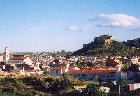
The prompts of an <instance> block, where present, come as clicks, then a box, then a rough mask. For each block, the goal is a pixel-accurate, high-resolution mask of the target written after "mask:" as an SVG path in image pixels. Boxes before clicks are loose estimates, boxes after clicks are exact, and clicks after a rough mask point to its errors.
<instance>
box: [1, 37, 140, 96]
mask: <svg viewBox="0 0 140 96" xmlns="http://www.w3.org/2000/svg"><path fill="white" fill-rule="evenodd" d="M112 42H113V40H112V36H109V35H102V36H100V37H96V38H95V39H94V42H92V43H89V44H84V45H83V48H86V47H89V45H90V44H91V45H92V47H95V46H96V48H99V46H100V45H104V46H108V45H109V44H111V43H112ZM129 42H130V40H129ZM90 48H91V47H90ZM80 50H83V49H80ZM78 51H79V50H78ZM62 53H66V52H65V50H62ZM75 53H77V52H75ZM75 53H70V54H67V55H66V54H65V55H64V54H61V55H60V54H59V55H58V54H49V53H47V52H42V53H38V54H37V53H22V52H21V53H9V50H8V48H7V47H6V48H5V50H4V52H3V54H1V56H0V70H1V71H0V78H17V77H19V76H27V77H28V76H43V75H47V76H51V77H60V78H62V77H63V76H64V75H68V77H71V78H73V79H77V80H80V81H82V82H86V81H89V82H94V83H99V82H102V83H107V82H111V83H112V84H114V85H117V84H118V81H119V80H122V81H123V80H124V81H126V82H124V83H125V84H124V85H123V84H120V85H119V89H118V88H117V89H116V90H118V92H119V93H116V94H119V95H120V94H121V93H120V89H121V90H125V88H123V87H124V86H128V87H129V89H128V90H130V91H135V90H136V89H138V88H140V57H139V56H135V55H134V56H121V55H120V56H119V55H115V56H107V55H106V56H105V55H100V56H92V55H85V54H84V55H73V54H75ZM78 54H79V53H78ZM86 87H87V85H82V86H74V88H75V90H77V91H78V92H82V91H83V90H84V89H86ZM100 90H103V91H102V92H103V93H105V94H107V93H109V91H110V90H111V89H110V87H109V86H107V87H106V86H101V87H100ZM89 96H90V95H89Z"/></svg>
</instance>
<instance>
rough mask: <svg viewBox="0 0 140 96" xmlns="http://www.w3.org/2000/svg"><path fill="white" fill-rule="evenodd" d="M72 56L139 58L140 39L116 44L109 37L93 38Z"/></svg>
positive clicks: (116, 42)
mask: <svg viewBox="0 0 140 96" xmlns="http://www.w3.org/2000/svg"><path fill="white" fill-rule="evenodd" d="M73 55H93V56H106V55H107V56H116V55H121V56H139V55H140V38H137V39H134V40H127V41H126V42H125V41H123V42H118V41H115V40H113V39H112V36H110V35H101V36H100V37H95V38H94V41H92V42H91V43H89V44H84V45H83V48H81V49H79V50H77V51H75V52H74V53H73Z"/></svg>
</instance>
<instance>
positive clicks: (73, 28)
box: [68, 25, 90, 32]
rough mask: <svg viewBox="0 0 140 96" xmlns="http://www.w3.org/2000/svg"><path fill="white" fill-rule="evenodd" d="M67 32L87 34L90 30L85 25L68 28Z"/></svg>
mask: <svg viewBox="0 0 140 96" xmlns="http://www.w3.org/2000/svg"><path fill="white" fill-rule="evenodd" d="M68 30H69V31H78V32H87V31H89V30H90V26H87V25H72V26H70V27H69V28H68Z"/></svg>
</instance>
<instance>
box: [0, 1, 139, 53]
mask: <svg viewBox="0 0 140 96" xmlns="http://www.w3.org/2000/svg"><path fill="white" fill-rule="evenodd" d="M139 5H140V0H0V34H1V37H0V52H3V50H4V47H6V46H7V47H8V49H9V51H10V52H15V51H37V52H38V51H59V50H62V49H64V50H69V51H75V50H77V49H79V48H82V45H83V44H85V43H89V42H91V41H93V40H94V37H96V36H100V35H103V34H110V35H112V36H113V37H114V39H116V40H119V41H122V40H127V39H133V38H138V37H140V6H139Z"/></svg>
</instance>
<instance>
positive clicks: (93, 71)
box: [68, 69, 117, 74]
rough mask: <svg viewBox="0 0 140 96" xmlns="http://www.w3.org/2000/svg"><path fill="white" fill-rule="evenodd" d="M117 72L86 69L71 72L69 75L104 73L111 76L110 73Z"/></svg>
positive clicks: (114, 71)
mask: <svg viewBox="0 0 140 96" xmlns="http://www.w3.org/2000/svg"><path fill="white" fill-rule="evenodd" d="M116 72H117V70H88V69H84V70H69V71H68V73H86V74H88V73H90V74H91V73H98V74H99V73H104V74H109V73H116Z"/></svg>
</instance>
